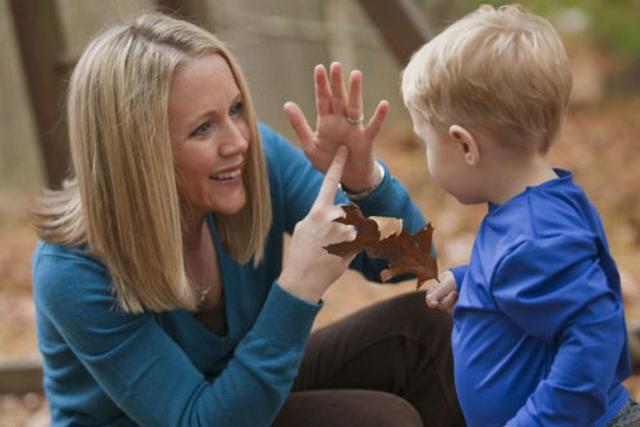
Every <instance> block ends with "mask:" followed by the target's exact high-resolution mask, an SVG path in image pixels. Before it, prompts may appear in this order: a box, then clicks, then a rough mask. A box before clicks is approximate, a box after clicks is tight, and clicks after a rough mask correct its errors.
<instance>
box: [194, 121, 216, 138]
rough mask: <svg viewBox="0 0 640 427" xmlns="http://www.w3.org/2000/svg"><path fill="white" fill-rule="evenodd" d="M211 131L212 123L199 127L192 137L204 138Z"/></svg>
mask: <svg viewBox="0 0 640 427" xmlns="http://www.w3.org/2000/svg"><path fill="white" fill-rule="evenodd" d="M209 129H211V123H209V122H205V123H202V124H201V125H200V126H198V127H197V128H196V129H195V130H194V131H193V132H191V135H189V136H190V137H197V136H202V135H204V134H206V133H207V131H208V130H209Z"/></svg>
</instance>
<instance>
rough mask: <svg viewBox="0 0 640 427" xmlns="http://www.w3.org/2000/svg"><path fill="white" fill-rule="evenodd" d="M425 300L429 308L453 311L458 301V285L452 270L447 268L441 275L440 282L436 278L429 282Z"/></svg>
mask: <svg viewBox="0 0 640 427" xmlns="http://www.w3.org/2000/svg"><path fill="white" fill-rule="evenodd" d="M425 301H426V303H427V306H428V307H429V308H435V309H438V310H444V311H446V312H447V313H451V312H452V311H453V307H454V306H455V305H456V302H457V301H458V287H457V286H456V279H455V277H454V276H453V273H452V272H451V271H449V270H447V271H445V272H443V273H442V274H441V275H440V283H438V282H436V281H435V280H431V281H429V282H427V294H426V296H425Z"/></svg>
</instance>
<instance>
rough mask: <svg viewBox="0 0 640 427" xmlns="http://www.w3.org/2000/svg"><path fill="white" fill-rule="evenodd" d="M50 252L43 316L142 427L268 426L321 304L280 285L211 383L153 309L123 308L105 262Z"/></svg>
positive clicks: (42, 273) (41, 275) (41, 268)
mask: <svg viewBox="0 0 640 427" xmlns="http://www.w3.org/2000/svg"><path fill="white" fill-rule="evenodd" d="M42 258H43V257H42V256H40V257H39V259H37V260H36V265H35V266H34V271H35V273H36V274H35V277H34V283H35V284H36V289H35V300H36V304H37V305H38V307H39V310H40V312H41V313H42V314H43V315H45V316H47V317H48V318H49V319H50V320H51V322H52V323H53V324H54V325H55V327H56V329H57V330H58V331H59V333H60V334H61V335H62V337H63V338H64V340H65V342H66V343H67V345H68V346H69V348H70V349H71V351H72V352H73V354H74V356H75V357H77V358H78V359H79V360H80V361H81V363H82V364H83V365H84V367H85V368H86V369H87V370H88V372H89V373H90V374H91V376H92V377H93V378H94V380H95V381H96V382H97V383H98V385H99V386H100V387H101V388H102V390H104V391H105V392H106V393H107V395H108V396H109V397H110V398H111V399H112V400H113V401H114V402H115V403H116V404H117V405H118V406H119V407H120V408H121V409H122V411H124V412H125V413H126V414H127V416H128V417H130V418H131V419H132V420H134V421H135V422H136V423H137V424H140V425H165V426H228V425H233V426H267V425H269V424H270V423H271V421H272V420H273V419H274V418H275V416H276V415H277V413H278V411H279V410H280V407H281V406H282V404H283V402H284V400H285V398H286V396H287V394H288V392H289V389H290V387H291V384H292V382H293V380H294V378H295V376H296V374H297V370H298V367H299V363H300V361H301V357H302V353H303V348H304V343H305V341H306V339H307V337H308V334H309V332H310V330H311V325H312V323H313V320H314V318H315V315H316V314H317V311H318V310H319V306H316V305H311V304H308V303H306V302H304V301H302V300H300V299H297V298H295V297H294V296H292V295H291V294H289V293H287V292H286V291H285V290H284V289H282V288H281V287H280V286H279V285H278V284H277V283H275V284H274V286H273V287H272V289H271V291H270V293H269V295H268V296H267V299H266V301H265V304H264V306H263V309H262V311H261V313H260V314H259V316H258V319H257V320H256V322H255V324H254V326H253V328H252V329H251V330H250V331H249V332H248V333H247V334H246V335H245V336H244V338H243V339H242V340H241V341H240V342H239V343H238V345H237V347H236V349H235V351H234V353H233V356H232V358H231V359H230V361H229V362H228V363H227V365H226V367H225V368H224V369H223V371H222V372H221V373H220V374H219V375H218V376H217V377H216V378H215V379H214V380H213V381H212V382H208V381H207V380H206V379H205V378H204V376H203V375H202V373H201V372H200V371H198V370H197V369H196V368H195V367H194V366H193V364H192V363H191V361H190V359H189V358H188V357H187V355H186V354H185V353H184V352H183V351H182V349H181V348H180V347H179V346H178V344H177V343H176V342H175V341H173V340H172V339H171V338H170V337H169V336H168V335H167V334H166V333H165V332H164V330H163V329H162V328H161V327H160V326H159V324H158V323H157V321H156V320H155V316H154V315H153V314H150V313H145V314H141V315H133V314H128V313H124V312H122V311H120V310H118V309H117V308H115V299H114V298H113V296H112V295H111V293H110V292H109V290H108V289H109V286H108V283H107V276H106V273H105V270H104V267H103V266H101V264H99V263H93V262H91V261H89V260H83V259H82V258H78V259H75V258H69V259H65V258H64V257H60V256H52V257H51V258H54V259H49V260H48V261H46V262H42ZM38 264H40V265H38ZM74 398H82V397H81V396H75V397H74Z"/></svg>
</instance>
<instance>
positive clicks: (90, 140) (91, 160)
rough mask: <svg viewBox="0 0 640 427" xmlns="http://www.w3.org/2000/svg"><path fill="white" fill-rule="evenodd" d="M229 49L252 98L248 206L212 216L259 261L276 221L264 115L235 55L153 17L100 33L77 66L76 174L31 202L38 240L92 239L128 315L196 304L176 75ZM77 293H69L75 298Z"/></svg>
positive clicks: (187, 28) (73, 89)
mask: <svg viewBox="0 0 640 427" xmlns="http://www.w3.org/2000/svg"><path fill="white" fill-rule="evenodd" d="M210 54H217V55H221V56H222V57H223V58H224V59H225V60H226V62H227V64H228V65H229V68H230V69H231V71H232V73H233V75H234V77H235V81H236V83H237V85H238V87H239V89H240V92H241V95H242V101H243V104H244V106H245V108H243V114H244V116H245V120H246V121H247V123H248V125H249V129H250V132H251V143H250V145H249V151H248V154H247V165H246V168H245V169H244V172H243V173H244V183H245V189H246V191H247V203H246V205H245V206H244V207H243V209H242V210H241V211H240V212H239V213H237V214H235V215H231V216H223V215H218V216H217V217H216V224H217V226H218V230H219V233H220V236H221V239H222V241H223V244H224V245H225V247H226V248H227V250H228V251H229V252H230V253H231V255H232V256H233V257H234V259H235V260H237V261H238V262H247V261H249V260H250V259H251V258H252V257H253V260H254V262H255V263H256V264H257V263H258V262H259V261H260V260H261V258H262V257H263V255H264V246H265V241H266V238H267V234H268V231H269V228H270V226H271V201H270V197H269V185H268V178H267V172H266V165H265V160H264V155H263V151H262V148H261V145H260V138H259V134H258V128H257V121H256V117H255V113H254V109H253V106H252V102H251V97H250V95H249V92H248V90H247V86H246V84H245V81H244V78H243V76H242V73H241V72H240V69H239V68H238V65H237V62H236V60H235V59H234V58H233V56H232V55H231V54H230V52H229V51H228V50H227V49H226V48H225V47H224V45H223V44H222V42H221V41H220V40H218V39H217V38H216V37H215V36H213V35H212V34H211V33H209V32H207V31H205V30H203V29H201V28H199V27H197V26H195V25H192V24H190V23H188V22H185V21H181V20H177V19H174V18H171V17H168V16H165V15H161V14H145V15H142V16H139V17H136V18H134V19H132V20H130V21H129V22H126V23H124V24H121V25H116V26H114V27H112V28H110V29H108V30H106V31H105V32H103V33H102V34H100V35H99V36H97V37H96V38H95V39H94V40H93V41H92V42H91V43H90V44H89V46H88V47H87V48H86V50H85V51H84V53H83V54H82V56H81V58H80V60H79V62H78V64H77V65H76V67H75V70H74V72H73V75H72V77H71V81H70V85H69V96H68V104H67V114H68V123H69V140H70V147H71V158H72V166H73V172H74V174H75V176H73V177H72V178H71V179H70V180H69V181H67V182H66V183H65V185H64V188H63V190H61V191H50V192H48V193H47V194H45V196H44V197H43V198H41V199H40V200H39V201H38V202H37V204H36V207H35V214H36V216H35V224H36V227H37V229H38V234H39V237H40V238H41V239H43V240H45V241H48V242H52V243H58V244H62V245H67V246H73V245H79V244H86V248H87V249H88V253H89V254H91V255H94V256H96V257H97V258H99V259H100V260H101V261H102V262H104V263H105V265H106V266H107V268H108V274H109V276H110V279H111V284H112V290H113V292H114V293H115V295H116V297H117V300H118V303H119V306H120V307H121V308H122V309H124V310H125V311H128V312H132V313H140V312H142V311H144V310H151V311H163V310H171V309H175V308H185V309H190V310H193V309H195V308H196V307H197V305H198V303H199V301H198V299H199V298H198V295H197V292H196V291H195V290H194V287H193V286H191V284H190V281H189V279H188V277H187V274H186V272H185V264H184V251H183V240H182V232H183V230H182V212H181V208H180V203H179V195H178V191H179V188H178V181H177V178H176V171H175V165H174V161H173V152H172V146H171V140H170V137H169V126H168V120H169V119H168V104H169V92H170V86H171V81H172V78H173V76H174V74H175V72H176V70H177V69H178V67H180V65H181V64H182V63H184V62H185V61H188V60H189V59H190V58H194V57H199V56H203V55H210ZM70 297H72V296H70Z"/></svg>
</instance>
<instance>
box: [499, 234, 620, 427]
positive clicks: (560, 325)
mask: <svg viewBox="0 0 640 427" xmlns="http://www.w3.org/2000/svg"><path fill="white" fill-rule="evenodd" d="M491 285H492V293H493V297H494V299H495V302H496V305H497V307H498V308H499V309H500V310H502V311H503V312H504V314H505V315H506V316H507V317H509V318H510V319H511V320H512V321H513V322H515V323H516V324H517V325H518V326H519V327H520V328H522V329H523V330H524V331H525V332H526V333H527V334H529V335H531V336H533V337H536V338H538V339H540V340H543V341H545V342H547V343H549V344H550V345H551V347H552V348H554V349H555V357H554V359H553V362H552V363H551V366H550V367H549V370H548V374H547V376H546V377H545V379H544V380H542V381H541V382H540V384H539V385H538V387H537V388H536V390H535V391H534V393H533V394H532V395H531V396H529V398H528V399H527V401H526V403H525V405H524V406H523V407H522V408H521V409H520V410H519V411H518V412H517V414H516V415H515V416H514V417H513V418H512V419H511V420H510V421H509V422H508V423H507V425H509V426H540V425H554V426H576V425H592V424H593V423H594V421H596V420H597V419H598V418H599V416H600V415H601V414H602V413H604V412H605V410H606V405H607V393H608V387H609V385H610V384H611V383H612V380H613V377H614V375H615V370H616V366H617V362H618V360H619V358H620V352H621V351H622V349H623V343H624V317H623V314H622V306H621V301H620V299H619V298H618V296H617V295H616V293H615V292H614V291H613V290H612V289H611V288H610V286H609V284H608V282H607V277H606V275H605V272H604V271H603V269H602V267H601V264H600V258H599V256H598V250H597V245H596V242H595V236H586V235H578V234H572V233H562V234H557V235H553V236H549V237H546V238H541V239H532V240H526V241H524V242H521V243H519V244H517V245H515V246H514V247H512V248H511V249H510V250H509V251H508V252H507V255H506V256H504V257H503V258H502V259H501V261H500V262H499V263H498V265H497V266H496V270H495V271H494V275H493V278H492V281H491Z"/></svg>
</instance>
